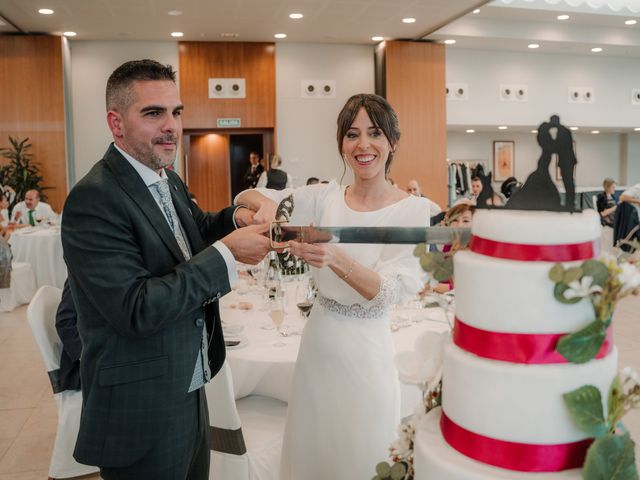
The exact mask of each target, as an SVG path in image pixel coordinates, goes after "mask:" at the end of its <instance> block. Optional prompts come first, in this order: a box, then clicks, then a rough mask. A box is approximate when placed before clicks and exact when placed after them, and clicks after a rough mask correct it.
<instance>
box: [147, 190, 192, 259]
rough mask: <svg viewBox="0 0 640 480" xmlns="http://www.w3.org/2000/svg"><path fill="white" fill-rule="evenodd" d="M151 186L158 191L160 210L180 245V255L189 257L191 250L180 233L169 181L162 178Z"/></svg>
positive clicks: (185, 257)
mask: <svg viewBox="0 0 640 480" xmlns="http://www.w3.org/2000/svg"><path fill="white" fill-rule="evenodd" d="M152 187H155V189H156V192H158V195H159V197H160V205H162V210H164V214H165V216H166V217H167V220H168V221H169V226H170V227H171V231H172V232H173V236H174V237H176V242H178V246H179V247H180V251H181V252H182V255H184V259H185V260H189V259H190V258H191V252H190V251H189V247H188V245H187V241H186V240H185V238H184V236H183V235H182V229H181V228H180V222H179V220H178V214H177V213H176V209H175V207H174V206H173V202H172V201H171V191H170V190H169V181H168V180H167V179H166V178H163V179H162V180H160V181H158V182H156V183H154V184H153V185H152Z"/></svg>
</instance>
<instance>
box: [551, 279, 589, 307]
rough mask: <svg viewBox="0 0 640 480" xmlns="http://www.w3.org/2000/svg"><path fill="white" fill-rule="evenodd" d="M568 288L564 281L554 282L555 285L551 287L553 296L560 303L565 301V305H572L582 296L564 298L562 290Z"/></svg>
mask: <svg viewBox="0 0 640 480" xmlns="http://www.w3.org/2000/svg"><path fill="white" fill-rule="evenodd" d="M568 289H569V286H568V285H566V284H565V283H556V285H555V287H553V296H554V297H555V298H556V300H558V301H559V302H560V303H566V304H567V305H573V304H574V303H578V302H579V301H580V300H582V298H580V297H573V298H565V296H564V292H565V291H567V290H568Z"/></svg>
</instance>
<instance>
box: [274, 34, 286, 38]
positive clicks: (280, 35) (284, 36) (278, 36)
mask: <svg viewBox="0 0 640 480" xmlns="http://www.w3.org/2000/svg"><path fill="white" fill-rule="evenodd" d="M274 37H276V38H287V34H286V33H276V34H275V35H274Z"/></svg>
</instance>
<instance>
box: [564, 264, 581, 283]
mask: <svg viewBox="0 0 640 480" xmlns="http://www.w3.org/2000/svg"><path fill="white" fill-rule="evenodd" d="M583 275H584V271H583V270H582V267H573V268H569V269H568V270H566V271H565V272H564V275H563V276H562V283H566V284H567V285H569V284H570V283H571V282H577V281H578V280H580V279H581V278H582V276H583Z"/></svg>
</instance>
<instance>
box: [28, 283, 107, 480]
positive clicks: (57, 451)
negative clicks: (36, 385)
mask: <svg viewBox="0 0 640 480" xmlns="http://www.w3.org/2000/svg"><path fill="white" fill-rule="evenodd" d="M61 297H62V290H60V289H59V288H56V287H52V286H49V285H44V286H42V287H40V289H39V290H38V291H37V292H36V294H35V296H34V297H33V299H32V300H31V303H30V304H29V307H28V308H27V321H28V322H29V326H30V327H31V331H32V332H33V337H34V338H35V340H36V343H37V344H38V348H39V349H40V353H41V354H42V359H43V360H44V365H45V368H46V370H47V373H48V375H49V380H50V381H51V387H52V389H53V397H54V398H55V401H56V405H57V407H58V428H57V431H56V439H55V443H54V447H53V453H52V455H51V462H50V464H49V478H50V479H56V478H70V477H77V476H80V475H88V474H90V473H94V472H97V471H98V470H99V469H98V467H94V466H89V465H82V464H81V463H78V462H76V461H75V459H74V458H73V449H74V448H75V444H76V439H77V437H78V430H79V428H80V412H81V410H82V392H81V391H79V390H78V391H74V390H64V391H63V390H61V387H60V379H59V369H60V353H61V352H62V342H61V341H60V338H59V337H58V332H57V331H56V328H55V319H56V311H57V309H58V304H59V303H60V298H61Z"/></svg>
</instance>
